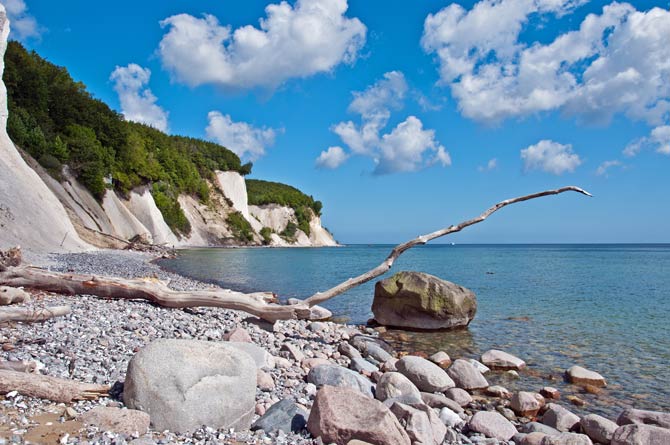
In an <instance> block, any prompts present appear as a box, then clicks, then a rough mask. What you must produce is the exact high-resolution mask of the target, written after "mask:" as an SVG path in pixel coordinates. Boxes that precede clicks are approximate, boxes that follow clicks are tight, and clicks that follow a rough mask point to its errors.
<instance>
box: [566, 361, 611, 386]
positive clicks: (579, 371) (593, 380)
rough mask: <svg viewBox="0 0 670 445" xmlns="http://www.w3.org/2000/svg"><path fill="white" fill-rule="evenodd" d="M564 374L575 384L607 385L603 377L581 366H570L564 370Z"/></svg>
mask: <svg viewBox="0 0 670 445" xmlns="http://www.w3.org/2000/svg"><path fill="white" fill-rule="evenodd" d="M565 375H566V377H567V379H568V381H569V382H570V383H575V384H577V385H593V386H596V387H600V386H607V382H606V381H605V378H604V377H603V376H601V375H600V374H598V373H597V372H595V371H590V370H588V369H586V368H582V367H581V366H577V365H575V366H572V367H571V368H570V369H568V370H567V371H565Z"/></svg>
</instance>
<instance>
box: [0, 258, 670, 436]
mask: <svg viewBox="0 0 670 445" xmlns="http://www.w3.org/2000/svg"><path fill="white" fill-rule="evenodd" d="M116 254H117V253H115V255H112V256H111V257H109V258H108V257H106V256H105V255H111V254H100V253H98V254H92V255H91V254H89V255H86V256H81V257H80V256H76V257H75V259H72V256H66V257H65V258H67V260H68V262H67V264H63V265H62V266H61V267H63V268H68V269H74V270H77V269H83V270H82V271H86V272H90V273H100V272H101V270H102V269H104V270H105V273H107V274H113V275H117V276H128V277H133V276H135V277H136V276H157V277H159V278H160V279H165V280H167V279H173V280H174V281H171V286H180V287H183V288H202V287H204V286H206V285H204V284H203V283H197V282H193V283H189V282H188V280H186V279H184V278H183V277H178V276H173V275H171V274H167V273H165V272H163V271H161V270H160V269H158V268H156V267H155V266H153V265H152V264H149V263H147V261H146V260H147V258H146V257H143V256H133V255H130V254H125V253H124V254H123V255H124V256H121V257H118V256H116ZM99 256H102V258H100V257H99ZM52 267H53V266H52ZM124 274H125V275H124ZM33 297H34V296H33ZM62 302H67V303H68V304H70V305H71V306H72V313H71V314H70V315H68V316H66V317H64V318H62V319H51V320H48V321H46V322H44V323H41V324H25V325H24V324H16V325H12V326H9V327H7V328H6V329H5V328H3V330H2V331H1V332H0V345H1V346H2V347H0V358H2V359H3V360H12V361H19V360H28V361H33V362H35V363H36V368H37V370H38V372H42V373H44V374H48V375H53V376H57V377H63V378H72V379H74V380H77V381H85V382H96V383H105V384H109V385H112V391H111V395H110V397H106V398H102V399H99V400H94V401H80V402H75V403H71V404H67V405H55V404H53V403H52V402H49V401H46V400H40V399H32V398H28V397H24V396H22V395H21V394H18V393H16V392H13V393H11V394H7V395H5V396H4V398H3V397H0V425H4V428H5V429H6V431H9V434H8V435H5V434H4V433H2V432H0V444H3V445H4V444H6V443H26V442H28V440H26V438H27V437H29V436H30V434H32V432H34V431H35V430H36V429H39V428H51V429H52V430H51V431H55V432H53V433H52V434H55V436H54V437H55V441H56V442H54V443H67V444H98V443H99V444H112V443H113V444H132V445H158V444H179V443H192V444H210V443H211V444H216V443H235V444H245V443H248V444H268V445H269V444H274V443H277V444H298V445H307V444H314V445H315V444H319V445H323V444H330V443H335V444H348V445H365V444H403V445H419V444H431V445H441V444H468V445H511V444H512V443H514V444H515V445H538V444H539V445H581V444H585V445H588V444H614V445H642V444H645V445H647V444H651V445H661V444H663V445H666V444H669V443H670V413H661V412H652V411H643V410H635V409H627V410H625V411H623V412H622V413H621V415H620V416H619V417H618V418H617V419H608V418H606V417H603V416H600V415H597V414H588V415H583V416H579V415H577V414H576V413H575V412H573V411H571V409H570V408H569V407H570V402H568V401H564V400H563V399H562V398H561V395H560V393H559V392H558V390H556V389H555V388H551V387H544V388H539V387H538V388H533V387H529V388H525V389H526V390H525V391H516V390H514V391H510V390H508V389H507V388H505V387H504V386H502V385H504V382H505V381H506V380H504V379H501V378H499V377H501V376H503V375H506V373H508V372H518V373H519V374H518V375H519V376H520V378H521V380H520V381H522V382H523V379H524V373H525V372H527V371H526V365H525V363H524V361H523V360H522V359H520V358H518V357H515V356H513V355H511V354H509V353H506V352H505V351H501V350H496V349H492V350H490V351H486V352H485V353H484V354H482V355H481V356H479V357H454V359H453V360H452V358H451V357H450V356H449V354H448V351H439V352H437V353H436V354H433V355H432V356H429V357H428V356H418V355H403V354H400V353H398V352H397V351H395V350H394V349H393V348H392V347H391V346H390V345H389V344H388V343H386V342H385V341H383V340H382V339H381V338H379V337H378V333H377V331H375V330H374V329H372V328H369V327H362V326H359V327H352V326H347V325H343V324H337V323H332V322H321V321H318V322H310V321H304V320H287V321H280V322H277V323H275V324H274V325H271V324H269V323H265V322H263V321H261V320H258V319H256V318H253V317H248V316H247V315H246V314H243V313H239V312H235V311H224V310H218V309H210V308H191V309H186V310H174V309H165V308H160V307H155V306H152V305H149V304H146V303H143V302H135V301H113V300H112V301H107V300H102V299H98V298H92V297H87V296H76V297H68V296H62V295H51V294H44V295H39V298H32V301H31V303H30V304H33V305H35V306H36V307H38V306H39V305H51V304H58V303H62ZM570 369H572V370H573V371H575V369H574V368H570ZM570 369H568V370H567V372H566V380H568V381H570V380H571V379H572V375H573V374H574V375H576V376H577V378H580V379H581V378H583V377H584V376H585V375H586V376H588V378H589V382H590V383H589V384H593V382H594V381H597V380H598V379H597V378H595V379H594V375H593V374H595V373H593V374H591V373H592V371H590V370H588V369H586V370H585V371H588V373H587V374H584V372H582V371H580V370H577V371H579V372H572V373H571V372H570ZM601 378H602V377H601ZM602 380H603V384H606V382H604V379H602ZM501 381H502V382H503V383H502V384H500V383H499V382H501ZM492 382H495V383H496V384H491V383H492ZM575 384H576V385H582V384H584V383H575ZM45 412H55V413H56V416H57V419H59V420H57V421H56V422H53V421H51V423H52V425H51V426H47V425H46V423H45V422H43V421H41V420H40V418H41V417H40V416H41V415H43V413H45ZM40 431H43V430H40ZM37 443H40V442H39V441H38V442H37Z"/></svg>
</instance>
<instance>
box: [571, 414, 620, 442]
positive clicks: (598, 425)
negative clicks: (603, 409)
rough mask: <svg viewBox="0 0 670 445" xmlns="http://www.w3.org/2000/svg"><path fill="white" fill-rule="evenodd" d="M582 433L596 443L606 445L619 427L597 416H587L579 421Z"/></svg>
mask: <svg viewBox="0 0 670 445" xmlns="http://www.w3.org/2000/svg"><path fill="white" fill-rule="evenodd" d="M579 424H580V425H581V427H582V431H584V433H585V434H586V435H587V436H589V437H590V438H591V439H593V440H595V441H596V442H598V443H604V444H608V443H610V441H611V440H612V436H613V435H614V432H615V431H616V429H617V428H618V427H619V425H617V424H616V423H614V422H612V421H611V420H609V419H606V418H604V417H603V416H599V415H598V414H588V415H586V416H584V417H582V419H581V420H580V421H579Z"/></svg>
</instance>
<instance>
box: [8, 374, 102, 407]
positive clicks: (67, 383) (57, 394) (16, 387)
mask: <svg viewBox="0 0 670 445" xmlns="http://www.w3.org/2000/svg"><path fill="white" fill-rule="evenodd" d="M12 391H16V392H18V393H19V394H22V395H24V396H30V397H37V398H40V399H47V400H52V401H54V402H59V403H69V402H72V401H74V400H95V399H97V398H99V397H104V396H106V395H108V394H109V386H107V385H95V384H92V383H80V382H75V381H73V380H66V379H59V378H57V377H50V376H46V375H41V374H27V373H25V372H17V371H6V370H0V394H7V393H9V392H12Z"/></svg>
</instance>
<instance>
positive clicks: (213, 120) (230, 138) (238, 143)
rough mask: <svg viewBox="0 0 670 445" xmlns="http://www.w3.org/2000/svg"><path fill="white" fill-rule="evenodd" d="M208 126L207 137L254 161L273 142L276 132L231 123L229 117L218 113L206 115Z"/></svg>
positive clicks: (244, 123) (243, 123)
mask: <svg viewBox="0 0 670 445" xmlns="http://www.w3.org/2000/svg"><path fill="white" fill-rule="evenodd" d="M207 118H208V119H209V125H207V128H206V129H205V131H206V133H207V137H209V138H210V139H213V140H215V141H216V142H218V143H219V144H221V145H223V146H224V147H226V148H228V149H229V150H231V151H233V152H234V153H235V154H237V155H238V156H239V157H240V158H242V157H244V158H246V159H250V160H252V161H255V160H256V159H258V158H260V157H261V156H263V155H264V154H265V148H266V147H268V146H271V145H273V144H274V142H275V136H276V131H275V130H274V129H272V128H266V127H263V128H256V127H253V126H252V125H249V124H248V123H246V122H233V120H232V119H231V117H230V115H228V114H222V113H220V112H218V111H210V112H209V113H208V114H207Z"/></svg>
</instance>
